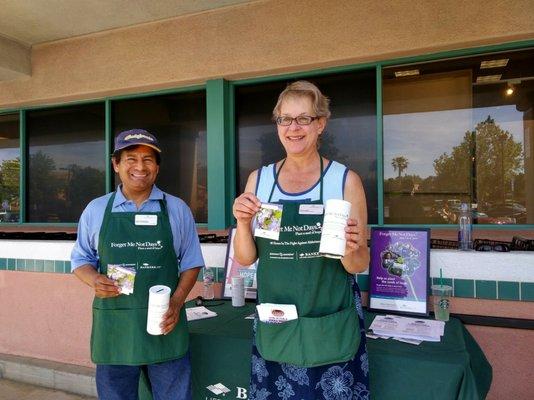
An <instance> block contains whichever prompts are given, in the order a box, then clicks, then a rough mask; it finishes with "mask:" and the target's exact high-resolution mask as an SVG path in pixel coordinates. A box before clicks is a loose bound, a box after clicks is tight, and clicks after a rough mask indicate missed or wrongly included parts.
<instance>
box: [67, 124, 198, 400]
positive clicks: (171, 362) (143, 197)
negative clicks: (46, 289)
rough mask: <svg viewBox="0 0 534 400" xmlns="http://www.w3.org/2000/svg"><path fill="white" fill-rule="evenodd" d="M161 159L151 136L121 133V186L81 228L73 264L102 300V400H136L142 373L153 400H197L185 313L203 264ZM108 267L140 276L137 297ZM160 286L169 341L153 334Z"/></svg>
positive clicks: (96, 319)
mask: <svg viewBox="0 0 534 400" xmlns="http://www.w3.org/2000/svg"><path fill="white" fill-rule="evenodd" d="M160 153H161V149H160V147H159V144H158V141H157V139H156V138H155V136H154V135H152V134H151V133H149V132H147V131H145V130H142V129H133V130H129V131H125V132H121V133H119V135H117V137H116V138H115V151H114V153H113V157H112V163H113V168H114V170H115V172H116V173H117V174H118V175H119V177H120V180H121V185H119V186H118V188H117V190H116V191H115V192H113V193H109V194H107V195H105V196H102V197H99V198H97V199H95V200H93V201H91V202H90V203H89V204H88V205H87V207H86V209H85V210H84V212H83V213H82V215H81V217H80V221H79V223H78V239H77V241H76V244H75V245H74V248H73V250H72V254H71V264H72V271H73V273H74V274H75V275H76V276H77V277H78V278H79V279H80V280H82V281H83V282H85V283H86V284H87V285H89V286H90V287H92V288H93V289H94V292H95V298H94V301H93V327H92V333H91V359H92V360H93V362H94V363H95V364H96V365H97V368H96V384H97V391H98V397H99V398H100V399H105V400H108V399H109V400H115V399H120V400H123V399H124V400H126V399H128V400H129V399H137V388H138V382H139V376H140V371H141V367H143V366H146V370H147V373H148V377H149V380H150V384H151V387H152V392H153V394H154V398H156V399H190V398H191V365H190V358H189V352H188V349H189V336H188V331H187V320H186V316H185V309H184V307H183V305H184V302H185V299H186V297H187V295H188V294H189V292H190V291H191V288H192V287H193V285H194V284H195V281H196V279H197V275H198V272H199V269H200V268H202V267H203V266H204V260H203V258H202V253H201V251H200V244H199V241H198V235H197V232H196V227H195V222H194V220H193V216H192V214H191V210H190V209H189V207H188V206H187V205H186V204H185V203H184V202H183V201H182V200H180V199H179V198H177V197H174V196H171V195H169V194H167V193H164V192H162V191H161V190H160V189H158V188H157V187H156V186H155V185H154V182H155V181H156V177H157V175H158V172H159V164H160ZM112 266H113V267H112ZM108 267H109V269H112V268H114V269H122V270H123V271H124V270H126V271H128V270H129V271H131V275H133V272H134V271H135V275H134V276H135V278H134V285H133V293H131V294H130V293H129V292H127V291H124V290H121V288H120V285H118V283H117V281H116V280H113V279H110V278H109V277H108ZM155 285H165V286H168V287H170V288H171V298H170V302H169V309H168V311H167V312H166V313H165V315H164V316H163V322H162V323H161V325H160V327H161V333H162V335H151V334H149V333H148V332H147V307H148V294H149V289H150V287H152V286H155ZM126 293H128V294H126Z"/></svg>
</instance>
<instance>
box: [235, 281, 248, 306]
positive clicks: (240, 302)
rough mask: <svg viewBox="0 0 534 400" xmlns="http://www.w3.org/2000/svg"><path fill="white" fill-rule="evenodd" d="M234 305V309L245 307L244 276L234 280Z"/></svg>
mask: <svg viewBox="0 0 534 400" xmlns="http://www.w3.org/2000/svg"><path fill="white" fill-rule="evenodd" d="M232 305H233V306H234V307H243V306H244V305H245V279H244V278H243V277H242V276H234V277H233V278H232Z"/></svg>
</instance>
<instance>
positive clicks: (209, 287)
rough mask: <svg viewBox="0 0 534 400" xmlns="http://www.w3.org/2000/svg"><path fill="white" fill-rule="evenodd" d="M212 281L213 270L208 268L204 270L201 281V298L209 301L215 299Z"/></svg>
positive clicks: (213, 276)
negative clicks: (202, 285) (202, 286)
mask: <svg viewBox="0 0 534 400" xmlns="http://www.w3.org/2000/svg"><path fill="white" fill-rule="evenodd" d="M214 280H215V271H214V270H213V268H210V267H206V268H204V271H203V279H202V283H203V284H204V288H203V291H202V297H203V298H204V299H205V300H211V299H213V298H214V297H215V293H214V290H213V282H214Z"/></svg>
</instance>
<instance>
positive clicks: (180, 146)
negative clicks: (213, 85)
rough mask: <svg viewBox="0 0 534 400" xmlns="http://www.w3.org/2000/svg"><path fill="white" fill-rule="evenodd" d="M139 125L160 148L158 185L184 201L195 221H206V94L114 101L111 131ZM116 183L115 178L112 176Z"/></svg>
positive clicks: (183, 94) (197, 93)
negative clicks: (153, 136) (154, 139)
mask: <svg viewBox="0 0 534 400" xmlns="http://www.w3.org/2000/svg"><path fill="white" fill-rule="evenodd" d="M134 128H141V129H146V130H148V131H149V132H151V133H153V134H155V135H156V136H157V138H158V140H159V142H160V145H161V148H162V154H161V160H162V161H161V166H160V171H159V176H158V179H157V181H156V184H157V186H158V187H159V188H160V189H162V190H164V191H166V192H168V193H170V194H172V195H174V196H178V197H180V198H181V199H182V200H184V201H185V202H186V203H187V204H188V205H189V207H190V208H191V210H192V212H193V216H194V218H195V221H196V222H197V223H206V222H207V221H208V210H207V207H208V201H207V196H208V193H207V142H206V139H207V135H206V94H205V92H204V91H202V92H191V93H180V94H172V95H164V96H153V97H143V98H139V99H130V100H119V101H114V102H113V132H114V134H115V135H116V134H117V133H119V132H121V131H123V130H127V129H134ZM115 180H116V183H119V180H118V177H115Z"/></svg>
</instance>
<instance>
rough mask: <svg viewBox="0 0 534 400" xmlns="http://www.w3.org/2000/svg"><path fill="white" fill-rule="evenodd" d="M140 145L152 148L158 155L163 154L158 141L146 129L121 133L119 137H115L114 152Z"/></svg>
mask: <svg viewBox="0 0 534 400" xmlns="http://www.w3.org/2000/svg"><path fill="white" fill-rule="evenodd" d="M139 145H142V146H148V147H152V148H153V149H154V150H156V151H157V152H158V153H161V149H160V148H159V143H158V139H156V137H155V136H154V135H153V134H151V133H149V132H148V131H145V130H144V129H130V130H129V131H123V132H121V133H119V134H118V135H117V137H115V149H114V152H117V151H119V150H122V149H125V148H126V147H130V146H139Z"/></svg>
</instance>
